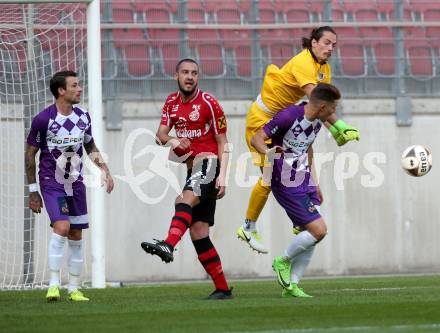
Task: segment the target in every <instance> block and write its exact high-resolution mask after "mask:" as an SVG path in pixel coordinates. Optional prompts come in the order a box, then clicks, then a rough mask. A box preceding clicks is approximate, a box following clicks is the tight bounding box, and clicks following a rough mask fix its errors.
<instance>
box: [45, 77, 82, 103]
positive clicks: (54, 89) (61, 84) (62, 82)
mask: <svg viewBox="0 0 440 333" xmlns="http://www.w3.org/2000/svg"><path fill="white" fill-rule="evenodd" d="M69 76H73V77H78V74H76V72H74V71H61V72H57V73H55V74H54V76H52V78H51V79H50V82H49V86H50V92H51V93H52V95H53V96H54V97H55V98H58V88H63V89H66V77H69Z"/></svg>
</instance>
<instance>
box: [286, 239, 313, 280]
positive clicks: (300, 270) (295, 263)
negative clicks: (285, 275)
mask: <svg viewBox="0 0 440 333" xmlns="http://www.w3.org/2000/svg"><path fill="white" fill-rule="evenodd" d="M314 252H315V245H312V246H310V247H309V248H308V249H307V250H305V251H304V252H303V253H301V254H299V255H297V256H296V257H295V258H293V259H292V271H291V273H290V279H291V281H292V282H293V283H296V284H298V283H299V281H300V280H301V278H302V277H303V275H304V272H305V270H306V268H307V266H309V263H310V260H311V259H312V256H313V253H314Z"/></svg>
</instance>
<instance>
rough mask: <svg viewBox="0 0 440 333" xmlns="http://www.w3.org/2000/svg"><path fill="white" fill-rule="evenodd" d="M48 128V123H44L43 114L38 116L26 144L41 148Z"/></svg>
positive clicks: (33, 122)
mask: <svg viewBox="0 0 440 333" xmlns="http://www.w3.org/2000/svg"><path fill="white" fill-rule="evenodd" d="M46 127H47V123H45V122H44V119H43V117H41V114H38V115H36V116H35V117H34V119H32V124H31V129H30V131H29V135H28V137H27V140H26V142H27V143H28V144H29V145H31V146H34V147H37V148H41V147H42V141H43V140H44V137H45V133H46Z"/></svg>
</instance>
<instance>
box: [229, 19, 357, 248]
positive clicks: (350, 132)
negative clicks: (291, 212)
mask: <svg viewBox="0 0 440 333" xmlns="http://www.w3.org/2000/svg"><path fill="white" fill-rule="evenodd" d="M336 39H337V36H336V32H335V31H334V30H333V29H332V28H331V27H329V26H323V27H319V28H317V29H313V30H312V32H311V34H310V37H309V38H303V48H304V50H303V51H302V52H300V53H299V54H297V55H296V56H294V57H293V58H292V59H290V60H289V61H288V62H287V63H286V64H285V65H284V66H283V67H281V68H278V67H277V66H275V65H273V64H271V65H269V66H268V67H267V69H266V74H265V76H264V80H263V86H262V88H261V93H260V95H258V97H257V99H256V101H255V102H254V103H252V105H251V107H250V109H249V112H248V114H247V118H246V143H247V145H248V147H249V150H250V151H251V153H252V156H253V161H254V164H255V165H257V166H259V167H260V169H261V171H262V172H263V166H264V161H265V157H264V155H261V154H259V153H258V152H257V151H256V150H255V148H253V147H252V145H251V139H252V137H253V136H254V135H255V133H256V132H257V131H258V130H259V129H261V128H262V127H263V126H264V125H265V124H266V123H267V122H269V121H270V120H271V119H272V118H273V116H274V115H275V114H277V113H278V112H279V111H281V110H283V109H285V108H287V107H288V106H290V105H292V104H296V103H298V102H299V101H300V100H301V99H302V98H303V97H304V96H307V97H310V94H311V92H312V90H313V89H314V88H315V86H316V85H317V84H318V83H330V82H331V70H330V65H329V64H328V63H327V60H328V59H329V58H330V56H331V54H332V52H333V50H334V48H335V46H336ZM325 125H326V127H327V128H328V129H329V131H330V132H331V134H332V135H333V137H334V139H335V140H336V143H337V144H338V146H342V145H344V144H345V143H347V142H348V141H352V140H359V132H358V130H357V129H355V128H353V127H352V126H349V125H347V124H346V123H345V122H344V121H342V120H340V119H339V120H338V119H337V118H336V115H332V116H331V117H330V118H329V119H328V120H327V122H326V123H325ZM270 191H271V189H270V185H269V184H266V183H265V182H264V181H263V178H262V177H260V178H259V179H258V182H257V184H255V186H254V188H253V190H252V194H251V197H250V199H249V204H248V209H247V212H246V219H245V222H244V224H243V225H242V226H240V227H239V228H238V230H237V235H238V237H239V238H240V239H242V240H244V241H245V242H247V243H248V244H249V246H250V247H251V248H252V249H254V250H256V251H257V252H259V253H267V252H268V250H267V249H266V248H265V246H264V245H263V243H262V240H261V236H260V234H259V233H258V230H257V228H256V221H257V219H258V216H259V215H260V213H261V211H262V210H263V207H264V205H265V203H266V201H267V198H268V197H269V194H270Z"/></svg>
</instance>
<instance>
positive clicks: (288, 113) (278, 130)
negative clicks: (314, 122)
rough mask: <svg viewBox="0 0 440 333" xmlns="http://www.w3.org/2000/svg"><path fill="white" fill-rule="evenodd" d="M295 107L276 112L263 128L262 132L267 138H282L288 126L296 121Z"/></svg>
mask: <svg viewBox="0 0 440 333" xmlns="http://www.w3.org/2000/svg"><path fill="white" fill-rule="evenodd" d="M295 108H296V106H294V107H288V108H286V109H284V110H281V111H280V112H278V113H277V114H276V115H275V116H274V117H273V118H272V119H271V120H270V121H269V122H268V123H266V125H264V126H263V131H264V133H266V135H267V136H268V137H269V138H272V137H274V136H284V134H286V132H287V131H288V130H289V128H290V126H292V124H293V123H294V121H295V119H296V115H297V113H296V109H295Z"/></svg>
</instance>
